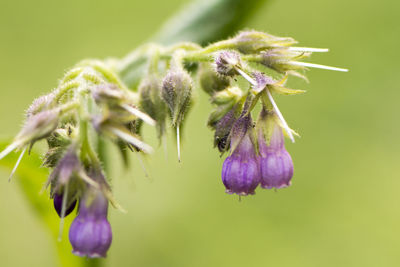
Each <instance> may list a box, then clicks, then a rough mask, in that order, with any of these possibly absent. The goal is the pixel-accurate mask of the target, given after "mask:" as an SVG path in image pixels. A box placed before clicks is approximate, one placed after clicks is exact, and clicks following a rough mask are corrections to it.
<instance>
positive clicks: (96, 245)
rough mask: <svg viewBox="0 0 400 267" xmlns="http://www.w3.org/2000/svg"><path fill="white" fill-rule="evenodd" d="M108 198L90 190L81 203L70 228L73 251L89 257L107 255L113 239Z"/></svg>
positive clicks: (78, 254)
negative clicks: (108, 214) (108, 216)
mask: <svg viewBox="0 0 400 267" xmlns="http://www.w3.org/2000/svg"><path fill="white" fill-rule="evenodd" d="M107 210H108V200H107V199H106V198H105V197H104V195H103V194H102V193H101V192H100V191H98V190H90V189H89V190H88V191H87V192H85V194H84V196H83V198H82V199H81V200H80V203H79V215H78V216H77V217H76V218H75V220H74V221H73V222H72V224H71V227H70V229H69V241H70V242H71V245H72V248H73V251H72V252H73V253H74V254H75V255H77V256H82V257H83V256H87V257H89V258H97V257H106V254H107V251H108V249H109V248H110V245H111V241H112V233H111V226H110V223H109V222H108V220H107Z"/></svg>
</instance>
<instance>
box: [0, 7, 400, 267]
mask: <svg viewBox="0 0 400 267" xmlns="http://www.w3.org/2000/svg"><path fill="white" fill-rule="evenodd" d="M184 4H185V1H183V0H168V1H161V0H147V1H123V0H114V1H98V0H97V1H94V0H91V1H89V0H87V1H82V0H71V1H50V0H48V1H43V0H39V1H28V0H25V1H21V0H19V1H7V0H2V1H1V2H0V121H1V128H0V137H11V136H13V135H14V134H15V133H17V131H18V129H19V127H20V125H21V121H22V119H23V111H24V110H25V108H26V107H27V106H28V105H29V104H30V102H31V101H32V100H33V99H34V98H35V97H36V96H38V95H40V94H42V93H46V92H48V91H49V90H51V89H52V88H53V87H55V86H56V85H57V80H58V79H60V78H61V77H62V75H63V73H64V71H65V70H66V69H67V68H68V67H70V66H72V65H74V64H75V63H76V62H78V61H79V60H81V59H83V58H88V57H90V58H105V57H109V56H116V57H122V56H123V55H125V54H126V53H128V52H129V51H130V50H131V49H132V48H134V47H135V46H137V45H140V44H141V43H143V42H144V41H145V40H146V39H148V38H149V37H150V36H151V35H152V33H153V32H155V31H156V30H157V29H159V27H160V25H161V24H162V23H163V22H164V21H165V19H166V18H167V17H169V16H170V15H172V14H173V13H174V12H175V11H176V10H177V9H178V8H179V7H180V6H182V5H184ZM399 10H400V2H399V1H396V0H382V1H379V2H377V1H372V0H368V1H359V0H350V1H349V0H336V1H320V0H303V1H296V0H287V1H284V0H282V1H278V0H273V1H268V3H266V4H265V5H264V6H263V7H262V8H260V10H258V12H257V13H256V14H255V15H254V16H253V17H252V19H251V20H250V21H248V22H247V24H246V25H247V27H248V28H254V29H257V30H261V31H267V32H270V33H272V34H276V35H281V36H285V35H288V36H292V37H294V38H296V39H297V40H299V41H300V45H303V46H312V47H329V48H330V49H331V52H329V53H327V54H319V55H315V56H313V57H312V62H316V63H324V64H327V65H333V66H340V67H347V68H349V69H350V72H349V73H336V72H329V71H323V70H311V71H310V72H309V73H308V77H309V79H310V81H311V83H310V84H306V83H304V82H302V81H298V80H296V79H295V78H294V79H292V81H290V85H292V86H293V87H297V88H304V89H307V90H308V92H307V93H306V94H304V95H301V96H292V97H280V98H278V99H277V101H278V102H279V105H280V107H281V110H282V111H283V113H284V114H285V116H286V118H287V120H288V122H289V123H290V124H291V126H292V127H293V128H295V129H296V130H298V131H299V132H300V133H301V136H302V137H301V138H300V139H297V142H296V144H287V148H288V150H289V151H290V153H291V154H292V157H293V159H294V162H295V176H294V179H293V186H292V187H290V188H287V189H284V190H279V191H278V192H274V191H267V190H260V189H258V191H257V194H256V195H255V196H251V197H247V198H243V199H242V201H241V202H239V201H238V198H237V197H235V196H231V195H227V194H225V193H224V187H223V185H222V183H221V181H220V171H221V165H222V162H223V159H221V158H220V157H219V153H217V151H216V150H214V149H213V148H212V133H211V132H210V131H209V130H208V129H207V128H206V126H205V123H206V119H207V113H208V112H209V110H210V104H209V103H208V100H207V98H206V96H205V95H204V94H203V93H202V92H199V93H198V94H197V102H196V105H195V107H194V109H193V111H192V112H191V113H190V114H189V120H188V124H187V127H186V129H185V136H184V143H183V151H182V154H183V164H178V163H177V160H176V154H175V153H176V149H175V145H174V142H173V140H172V137H171V138H170V140H169V143H168V155H167V158H165V156H164V151H163V149H162V148H159V149H158V150H157V153H156V154H155V155H153V156H151V157H149V158H147V159H146V160H145V161H146V163H145V164H146V166H147V170H148V172H149V173H150V178H146V177H145V175H144V172H143V171H142V169H141V168H140V165H139V162H138V160H137V158H136V157H132V163H133V166H132V169H131V170H129V171H123V169H122V168H120V166H119V164H115V168H114V170H113V175H112V177H113V186H114V192H115V195H116V197H117V198H118V200H119V201H120V202H121V203H122V205H123V206H124V207H125V208H126V209H127V210H128V214H122V213H120V212H118V211H115V210H112V211H111V214H110V221H111V224H112V226H113V233H114V236H113V238H114V239H113V245H112V247H111V249H110V251H109V257H108V258H107V259H106V260H105V264H106V266H166V267H169V266H171V267H172V266H173V267H180V266H191V267H196V266H232V267H233V266H279V267H281V266H282V267H286V266H296V267H302V266H307V267H314V266H315V267H316V266H324V267H329V266H332V267H333V266H335V267H337V266H352V267H355V266H363V267H367V266H385V267H389V266H400V230H399V225H400V207H399V202H400V196H399V192H400V175H399V166H400V165H399V159H400V142H399V135H400V124H399V119H398V116H399V104H398V102H399V99H400V90H399V89H400V88H399V81H400V79H399V75H398V71H399V70H400V68H399V60H398V59H396V58H398V56H397V54H398V53H397V52H398V48H399V47H400V29H399V26H400V25H399V22H398V16H399V15H398V11H399ZM226 12H229V10H227V11H226ZM145 132H146V133H148V135H149V136H150V138H149V139H150V142H151V143H152V144H156V141H155V140H154V135H153V134H152V133H151V131H150V130H149V129H145ZM110 153H112V155H113V162H118V161H119V156H118V154H117V153H116V152H115V151H111V152H110ZM113 165H114V164H113ZM8 173H9V172H8V170H4V169H1V170H0V206H1V213H0V265H1V266H10V267H14V266H56V265H57V264H58V262H57V255H56V251H55V249H54V247H53V243H54V240H53V239H54V237H53V236H51V235H50V233H49V231H47V230H46V229H45V228H44V224H43V222H41V221H40V219H39V217H38V216H37V215H36V214H35V212H34V211H33V210H32V209H31V208H30V206H29V205H28V203H27V200H26V198H25V197H24V195H23V194H22V192H21V190H20V188H19V186H18V183H17V182H15V180H14V181H13V182H11V183H8V182H7V177H8ZM15 179H18V177H15ZM38 194H39V193H38ZM49 203H50V202H49ZM49 208H51V207H50V206H49ZM54 216H56V214H55V213H54ZM65 242H67V240H65Z"/></svg>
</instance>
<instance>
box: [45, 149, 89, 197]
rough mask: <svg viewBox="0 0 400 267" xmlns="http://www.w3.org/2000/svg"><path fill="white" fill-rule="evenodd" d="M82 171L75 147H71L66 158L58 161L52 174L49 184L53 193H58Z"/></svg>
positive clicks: (65, 155)
mask: <svg viewBox="0 0 400 267" xmlns="http://www.w3.org/2000/svg"><path fill="white" fill-rule="evenodd" d="M81 169H82V166H81V163H80V161H79V158H78V156H77V155H76V151H75V147H74V146H71V147H70V148H69V149H68V151H67V152H66V153H65V154H64V156H63V157H62V158H61V159H60V160H58V162H57V165H56V167H55V168H54V170H53V172H52V173H51V174H50V176H49V179H48V181H47V184H51V192H52V193H56V192H57V191H58V190H60V188H61V187H63V186H65V185H66V184H68V183H69V181H70V180H71V179H72V178H73V177H74V175H77V174H78V173H79V172H80V171H81Z"/></svg>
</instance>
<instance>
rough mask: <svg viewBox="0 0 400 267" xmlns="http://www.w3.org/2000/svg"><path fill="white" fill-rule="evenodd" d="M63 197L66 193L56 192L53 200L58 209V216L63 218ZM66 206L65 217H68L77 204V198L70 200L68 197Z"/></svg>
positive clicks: (55, 207)
mask: <svg viewBox="0 0 400 267" xmlns="http://www.w3.org/2000/svg"><path fill="white" fill-rule="evenodd" d="M63 197H64V194H58V193H55V194H54V197H53V202H54V209H55V210H56V212H57V214H58V216H59V217H60V218H61V216H62V202H63ZM66 201H67V203H66V208H65V215H64V216H65V217H67V216H68V215H69V214H70V213H71V212H72V211H73V210H74V209H75V206H76V199H73V200H72V201H69V200H68V199H67V200H66Z"/></svg>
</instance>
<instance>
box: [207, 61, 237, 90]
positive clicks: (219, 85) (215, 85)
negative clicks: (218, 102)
mask: <svg viewBox="0 0 400 267" xmlns="http://www.w3.org/2000/svg"><path fill="white" fill-rule="evenodd" d="M199 81H200V86H201V88H203V90H204V91H205V92H206V93H207V94H209V95H212V94H213V93H214V92H219V91H222V90H224V89H225V88H226V87H228V86H229V85H230V82H231V81H230V79H229V78H228V77H226V76H222V75H220V74H218V73H217V72H216V71H215V69H214V68H213V66H212V64H210V63H203V64H202V65H201V67H200V71H199Z"/></svg>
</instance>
